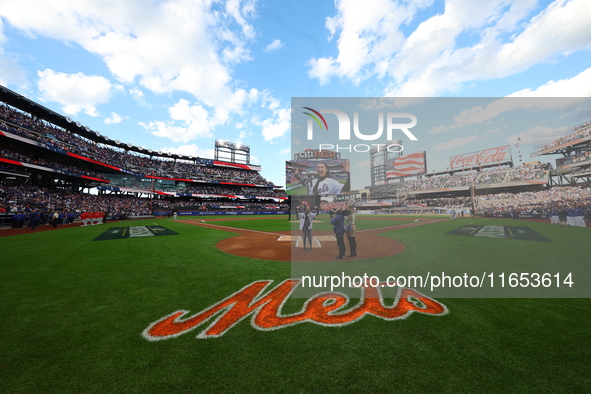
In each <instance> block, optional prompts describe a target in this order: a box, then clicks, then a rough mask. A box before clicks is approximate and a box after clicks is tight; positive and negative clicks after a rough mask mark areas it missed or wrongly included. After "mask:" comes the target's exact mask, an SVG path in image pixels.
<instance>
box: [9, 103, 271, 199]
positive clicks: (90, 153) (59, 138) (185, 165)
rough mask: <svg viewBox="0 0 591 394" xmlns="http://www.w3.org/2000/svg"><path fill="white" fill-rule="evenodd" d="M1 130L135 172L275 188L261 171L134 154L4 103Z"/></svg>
mask: <svg viewBox="0 0 591 394" xmlns="http://www.w3.org/2000/svg"><path fill="white" fill-rule="evenodd" d="M0 130H4V131H7V132H9V133H12V134H16V135H20V136H23V137H25V138H28V139H31V140H34V141H37V142H41V143H43V144H45V145H47V146H49V147H54V148H58V149H61V150H64V151H68V152H73V153H76V154H79V155H82V156H85V157H88V158H91V159H94V160H97V161H99V162H102V163H106V164H110V165H112V166H116V167H119V168H122V169H124V170H125V171H126V172H129V173H131V174H135V175H140V176H142V175H154V176H161V177H170V178H187V177H190V178H191V179H195V180H204V181H209V182H220V181H224V182H237V183H253V184H260V185H264V186H269V187H272V186H273V184H272V183H271V182H268V181H267V180H265V179H264V178H263V177H262V176H261V175H260V173H258V172H257V171H252V170H244V169H236V168H225V167H220V166H213V165H205V164H203V163H204V162H207V160H203V159H197V160H195V161H186V160H174V159H170V158H169V159H160V158H156V157H152V156H146V155H141V154H139V153H137V154H136V153H131V152H130V151H128V150H125V149H121V148H118V147H114V146H110V145H103V144H99V143H96V142H94V141H90V140H87V139H85V138H83V137H81V136H78V135H75V134H72V133H70V132H68V131H66V130H64V129H61V128H59V127H56V126H54V125H52V124H50V123H48V122H45V121H43V120H39V119H33V118H32V117H31V116H30V115H28V114H26V113H23V112H21V111H18V110H16V109H13V108H12V107H10V106H8V105H7V104H5V103H2V104H1V105H0Z"/></svg>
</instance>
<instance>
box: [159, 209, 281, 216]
mask: <svg viewBox="0 0 591 394" xmlns="http://www.w3.org/2000/svg"><path fill="white" fill-rule="evenodd" d="M288 213H289V212H288V211H236V212H228V211H177V215H178V216H210V215H220V216H225V215H287V214H288ZM154 215H156V216H170V215H172V211H171V210H167V211H162V210H161V211H154Z"/></svg>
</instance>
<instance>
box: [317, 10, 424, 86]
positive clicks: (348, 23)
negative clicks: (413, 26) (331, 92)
mask: <svg viewBox="0 0 591 394" xmlns="http://www.w3.org/2000/svg"><path fill="white" fill-rule="evenodd" d="M430 3H432V1H422V2H413V3H411V4H399V3H398V2H395V1H391V0H366V1H358V0H343V1H339V2H336V7H337V14H336V15H335V16H334V17H329V18H327V19H326V27H327V29H328V30H329V31H330V39H331V40H332V38H333V37H334V36H335V35H336V34H337V32H338V33H339V36H338V39H337V47H338V50H339V54H338V56H337V57H336V58H334V57H328V58H318V59H311V60H310V61H309V62H308V65H309V66H310V70H309V75H310V77H311V78H317V79H318V80H319V81H320V83H321V84H325V83H327V82H328V81H329V79H330V78H331V77H333V76H338V77H346V78H349V79H351V80H352V81H353V82H354V83H359V82H360V81H361V80H362V79H364V78H366V77H367V76H369V75H371V74H374V73H376V72H378V73H379V70H382V69H383V68H384V67H383V65H382V66H381V67H380V66H379V65H381V64H382V63H383V62H386V63H387V62H388V61H389V59H390V58H391V56H392V54H393V53H394V52H395V51H397V50H399V49H400V48H401V47H402V44H403V42H404V35H403V34H402V32H401V31H400V29H399V28H400V25H401V24H403V23H405V22H409V21H410V20H411V19H412V16H413V15H414V13H415V12H416V10H417V9H419V8H424V7H426V6H428V5H429V4H430Z"/></svg>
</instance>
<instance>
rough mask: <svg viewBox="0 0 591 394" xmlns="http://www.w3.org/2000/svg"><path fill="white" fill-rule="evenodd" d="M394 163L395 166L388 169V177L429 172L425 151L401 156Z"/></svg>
mask: <svg viewBox="0 0 591 394" xmlns="http://www.w3.org/2000/svg"><path fill="white" fill-rule="evenodd" d="M392 164H393V165H392V167H393V168H391V169H390V168H389V169H387V170H386V179H390V178H398V177H403V176H409V175H414V174H422V173H425V172H427V168H426V163H425V152H424V151H423V152H418V153H413V154H412V155H408V156H402V157H399V158H398V159H396V160H394V162H393V163H392Z"/></svg>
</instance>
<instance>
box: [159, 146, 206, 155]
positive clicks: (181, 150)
mask: <svg viewBox="0 0 591 394" xmlns="http://www.w3.org/2000/svg"><path fill="white" fill-rule="evenodd" d="M161 150H162V152H170V153H176V154H178V155H185V156H195V157H205V158H212V157H213V156H214V154H215V152H214V150H213V149H202V148H200V147H199V146H197V145H195V144H188V145H181V146H178V147H176V148H173V147H166V148H163V149H161Z"/></svg>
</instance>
